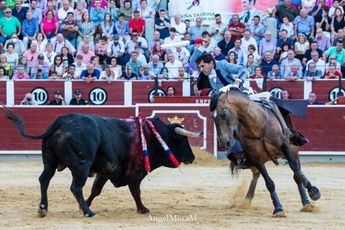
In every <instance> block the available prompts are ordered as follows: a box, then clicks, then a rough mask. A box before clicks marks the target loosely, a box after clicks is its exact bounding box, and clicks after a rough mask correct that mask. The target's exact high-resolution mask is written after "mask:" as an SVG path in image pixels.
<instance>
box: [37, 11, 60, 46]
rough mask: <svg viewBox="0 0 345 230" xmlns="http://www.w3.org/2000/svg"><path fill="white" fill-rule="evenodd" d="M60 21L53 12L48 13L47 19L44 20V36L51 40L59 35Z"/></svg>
mask: <svg viewBox="0 0 345 230" xmlns="http://www.w3.org/2000/svg"><path fill="white" fill-rule="evenodd" d="M58 29H59V26H58V20H57V19H56V18H55V17H54V15H53V11H47V13H46V15H45V18H43V19H42V23H41V31H42V33H43V35H44V36H45V37H46V38H47V39H50V38H52V37H54V36H55V35H56V34H57V33H58Z"/></svg>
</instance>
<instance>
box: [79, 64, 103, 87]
mask: <svg viewBox="0 0 345 230" xmlns="http://www.w3.org/2000/svg"><path fill="white" fill-rule="evenodd" d="M100 76H101V72H100V71H99V70H98V69H95V67H94V66H93V65H91V64H90V65H88V66H87V68H86V69H84V70H83V71H82V72H81V74H80V78H81V79H82V80H85V81H86V82H87V83H90V82H92V81H95V80H98V79H99V77H100Z"/></svg>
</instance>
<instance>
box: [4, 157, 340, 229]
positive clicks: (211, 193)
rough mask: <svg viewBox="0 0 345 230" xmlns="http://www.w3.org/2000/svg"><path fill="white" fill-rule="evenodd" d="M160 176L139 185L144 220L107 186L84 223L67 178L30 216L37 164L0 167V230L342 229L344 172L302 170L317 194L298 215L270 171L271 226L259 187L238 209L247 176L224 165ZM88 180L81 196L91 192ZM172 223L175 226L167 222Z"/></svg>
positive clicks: (290, 185)
mask: <svg viewBox="0 0 345 230" xmlns="http://www.w3.org/2000/svg"><path fill="white" fill-rule="evenodd" d="M182 168H183V174H182V173H181V172H180V171H179V170H177V169H176V170H174V169H167V168H160V169H159V170H157V171H155V172H154V173H152V174H151V178H150V180H148V179H147V178H146V179H145V180H144V181H143V184H142V187H141V188H142V198H143V203H144V204H145V205H146V207H148V208H149V209H150V210H151V212H150V214H147V215H139V214H137V213H136V211H135V204H134V200H133V199H132V197H131V195H130V192H129V190H128V188H127V187H123V188H119V189H115V188H113V187H112V185H111V184H110V183H108V184H107V185H106V187H105V188H104V190H103V193H102V194H101V196H99V197H98V198H96V199H95V200H94V203H93V205H92V206H91V208H92V210H93V211H95V212H96V213H97V214H96V216H95V217H93V218H83V217H82V213H81V212H80V211H79V209H78V205H77V203H76V201H75V199H74V197H73V195H72V193H71V192H70V191H69V186H70V182H71V176H70V172H69V171H68V170H65V171H64V172H62V173H57V174H55V177H54V178H53V180H52V181H51V185H50V187H49V193H48V199H49V213H48V215H47V216H46V217H45V218H43V219H41V218H39V217H38V215H37V209H38V203H39V199H40V195H39V183H38V176H39V175H40V173H41V170H42V163H41V162H39V161H20V162H14V161H2V162H0V194H1V196H0V229H97V230H101V229H119V228H126V229H215V228H217V229H272V230H273V229H344V225H345V212H344V211H345V210H344V207H345V180H344V175H345V165H342V164H337V165H329V164H328V165H327V164H308V165H304V166H303V169H304V172H305V174H306V175H307V176H308V177H309V179H310V180H311V181H312V182H313V183H314V184H315V185H317V186H318V187H319V189H320V191H321V193H322V197H321V199H320V200H319V201H318V202H315V203H314V204H316V205H317V206H318V207H319V209H320V210H319V211H316V212H314V213H304V212H300V211H299V210H300V209H301V207H302V206H301V203H300V198H299V195H298V190H297V186H296V185H295V183H294V181H293V178H292V172H291V171H290V169H289V168H288V166H278V167H276V166H273V165H270V166H269V172H270V173H271V175H272V178H273V179H274V181H275V183H276V188H277V191H278V195H279V196H280V200H281V202H282V204H283V207H284V209H285V213H286V215H287V217H286V218H278V219H276V218H272V211H273V205H272V202H271V200H270V197H269V193H268V191H267V190H266V187H265V184H264V181H263V179H262V178H261V179H260V180H259V183H258V187H257V193H256V196H255V198H254V200H253V203H252V206H251V207H250V208H247V209H245V208H241V207H240V202H241V200H242V199H243V197H244V196H245V193H246V191H247V187H248V184H249V182H250V179H251V173H250V171H249V170H246V171H242V172H240V175H239V176H238V177H237V178H233V177H231V175H230V173H229V170H228V167H227V162H226V161H217V160H215V159H214V158H213V157H212V156H210V155H206V154H203V153H198V154H197V159H196V162H195V164H193V166H188V167H186V166H183V167H182ZM92 181H93V178H91V179H89V181H88V184H87V186H86V187H85V189H84V193H85V194H86V195H88V194H89V192H90V187H91V184H92ZM172 219H174V220H172Z"/></svg>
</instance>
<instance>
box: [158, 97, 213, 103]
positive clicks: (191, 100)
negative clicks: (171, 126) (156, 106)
mask: <svg viewBox="0 0 345 230" xmlns="http://www.w3.org/2000/svg"><path fill="white" fill-rule="evenodd" d="M153 103H195V104H209V103H210V97H207V96H194V97H183V96H173V97H167V96H162V97H154V101H153Z"/></svg>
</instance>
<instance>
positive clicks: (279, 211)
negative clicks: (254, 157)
mask: <svg viewBox="0 0 345 230" xmlns="http://www.w3.org/2000/svg"><path fill="white" fill-rule="evenodd" d="M255 167H256V168H257V169H258V170H259V172H260V174H261V175H262V177H263V178H264V180H265V183H266V187H267V189H268V191H269V192H270V194H271V199H272V202H273V205H274V211H273V217H285V213H284V211H283V207H282V205H281V203H280V201H279V198H278V195H277V192H276V189H275V185H274V182H273V180H272V179H271V178H270V176H269V175H268V173H267V170H266V167H265V165H261V164H260V163H256V165H255Z"/></svg>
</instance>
